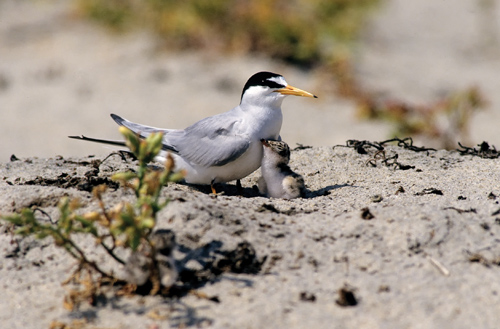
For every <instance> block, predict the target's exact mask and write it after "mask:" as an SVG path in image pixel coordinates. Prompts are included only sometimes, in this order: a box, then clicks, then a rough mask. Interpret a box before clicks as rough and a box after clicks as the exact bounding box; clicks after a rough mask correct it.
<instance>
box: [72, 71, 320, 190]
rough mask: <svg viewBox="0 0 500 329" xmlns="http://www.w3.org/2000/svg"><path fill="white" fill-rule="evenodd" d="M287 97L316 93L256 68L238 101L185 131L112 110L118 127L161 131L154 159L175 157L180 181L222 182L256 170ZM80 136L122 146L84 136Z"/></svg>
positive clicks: (277, 131) (276, 129)
mask: <svg viewBox="0 0 500 329" xmlns="http://www.w3.org/2000/svg"><path fill="white" fill-rule="evenodd" d="M288 95H294V96H304V97H314V98H316V96H315V95H313V94H311V93H309V92H307V91H304V90H301V89H298V88H295V87H292V86H290V85H289V84H288V83H287V82H286V80H285V78H284V77H283V76H282V75H280V74H276V73H271V72H259V73H256V74H254V75H253V76H251V77H250V79H248V81H247V83H246V84H245V86H244V87H243V92H242V93H241V101H240V104H239V105H238V106H236V107H235V108H233V109H232V110H230V111H228V112H224V113H220V114H217V115H214V116H211V117H208V118H205V119H202V120H200V121H198V122H196V123H195V124H193V125H191V126H189V127H187V128H186V129H162V128H155V127H150V126H145V125H142V124H138V123H134V122H131V121H128V120H126V119H123V118H121V117H119V116H118V115H115V114H111V117H112V118H113V120H115V122H116V123H117V124H119V125H120V126H125V127H127V128H128V129H130V130H132V131H134V132H136V133H137V134H139V135H140V136H141V137H143V138H144V137H146V136H148V135H149V134H151V133H154V132H161V133H163V148H162V149H163V150H162V152H161V154H160V155H159V157H158V158H157V160H160V161H162V160H165V158H166V152H171V153H172V154H173V156H174V160H175V165H176V169H184V170H186V172H187V174H186V176H185V180H186V182H187V183H192V184H210V185H212V191H215V190H214V189H213V184H214V183H225V182H229V181H232V180H237V179H241V178H243V177H246V176H247V175H249V174H251V173H252V172H253V171H255V170H257V169H258V168H259V166H260V163H261V160H262V144H261V143H260V140H261V139H262V138H264V139H280V137H279V135H280V130H281V123H282V120H283V114H282V113H281V103H282V102H283V99H284V98H285V97H286V96H288ZM70 138H76V139H81V140H87V141H93V142H99V143H108V144H112V145H124V143H123V142H122V141H110V140H103V139H96V138H88V137H85V136H81V137H80V136H70Z"/></svg>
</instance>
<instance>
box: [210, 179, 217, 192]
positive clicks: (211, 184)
mask: <svg viewBox="0 0 500 329" xmlns="http://www.w3.org/2000/svg"><path fill="white" fill-rule="evenodd" d="M214 184H215V178H214V179H212V182H210V189H212V194H214V195H217V191H216V190H215V187H214Z"/></svg>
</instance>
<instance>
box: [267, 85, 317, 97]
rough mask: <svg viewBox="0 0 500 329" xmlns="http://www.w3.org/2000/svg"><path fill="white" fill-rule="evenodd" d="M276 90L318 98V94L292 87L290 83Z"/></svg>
mask: <svg viewBox="0 0 500 329" xmlns="http://www.w3.org/2000/svg"><path fill="white" fill-rule="evenodd" d="M275 92H277V93H280V94H282V95H294V96H303V97H313V98H318V96H316V95H313V94H311V93H310V92H308V91H305V90H302V89H299V88H295V87H292V86H290V85H288V86H286V87H285V88H281V89H278V90H275Z"/></svg>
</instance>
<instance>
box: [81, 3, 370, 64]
mask: <svg viewBox="0 0 500 329" xmlns="http://www.w3.org/2000/svg"><path fill="white" fill-rule="evenodd" d="M379 2H380V0H288V1H285V0H253V1H248V0H184V1H177V0H78V5H79V10H80V11H81V13H83V15H85V16H86V17H88V18H90V19H92V20H95V21H98V22H100V23H102V24H104V25H106V26H108V27H109V28H111V29H113V30H116V31H126V30H128V29H133V28H137V27H140V28H146V29H149V30H151V31H152V32H153V33H155V34H156V35H157V36H158V37H159V39H160V40H161V43H162V44H163V45H164V46H165V47H168V48H169V49H214V50H219V51H230V52H237V53H252V52H258V53H263V54H266V55H268V56H270V57H272V58H275V59H279V60H283V61H286V62H288V63H292V64H295V65H300V66H306V67H316V66H323V65H328V64H330V63H331V62H332V61H335V59H338V58H343V57H348V56H349V52H350V47H351V45H352V43H353V41H354V40H356V37H357V36H358V34H359V32H360V30H361V27H362V26H363V23H364V22H365V21H366V17H367V15H368V13H369V12H370V10H371V9H373V8H374V7H375V6H376V5H377V4H378V3H379Z"/></svg>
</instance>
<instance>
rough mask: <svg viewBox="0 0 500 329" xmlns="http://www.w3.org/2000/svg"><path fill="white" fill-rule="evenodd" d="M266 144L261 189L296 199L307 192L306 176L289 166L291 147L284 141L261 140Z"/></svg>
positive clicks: (274, 194)
mask: <svg viewBox="0 0 500 329" xmlns="http://www.w3.org/2000/svg"><path fill="white" fill-rule="evenodd" d="M261 143H262V145H263V146H264V156H263V157H262V163H261V167H260V169H261V171H262V177H261V178H260V179H259V181H258V185H259V191H260V193H262V194H265V195H267V196H269V197H273V198H281V199H295V198H298V197H303V196H304V194H305V187H304V178H303V177H302V176H301V175H299V174H297V173H295V172H293V171H292V169H290V167H289V166H288V162H289V161H290V148H289V147H288V144H287V143H285V142H283V141H273V140H265V139H262V140H261Z"/></svg>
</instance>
